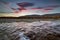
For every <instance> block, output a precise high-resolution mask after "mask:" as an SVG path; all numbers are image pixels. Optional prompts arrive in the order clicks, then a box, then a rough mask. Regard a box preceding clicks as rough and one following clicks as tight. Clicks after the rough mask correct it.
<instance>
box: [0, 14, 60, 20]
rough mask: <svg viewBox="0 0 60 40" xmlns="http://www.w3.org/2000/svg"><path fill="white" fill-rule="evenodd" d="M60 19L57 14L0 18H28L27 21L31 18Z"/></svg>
mask: <svg viewBox="0 0 60 40" xmlns="http://www.w3.org/2000/svg"><path fill="white" fill-rule="evenodd" d="M58 17H59V18H60V13H55V14H45V15H38V14H37V15H36V14H33V15H25V16H20V17H0V18H13V19H14V18H21V19H23V18H26V19H29V18H37V19H38V18H58Z"/></svg>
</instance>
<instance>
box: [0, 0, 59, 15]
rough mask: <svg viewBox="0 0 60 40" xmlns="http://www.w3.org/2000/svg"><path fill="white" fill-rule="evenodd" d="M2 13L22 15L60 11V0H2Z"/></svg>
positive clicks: (0, 8)
mask: <svg viewBox="0 0 60 40" xmlns="http://www.w3.org/2000/svg"><path fill="white" fill-rule="evenodd" d="M2 13H15V14H21V15H28V14H39V15H42V14H53V13H60V0H0V14H2Z"/></svg>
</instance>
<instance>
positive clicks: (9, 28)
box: [0, 20, 60, 40]
mask: <svg viewBox="0 0 60 40" xmlns="http://www.w3.org/2000/svg"><path fill="white" fill-rule="evenodd" d="M17 29H18V30H17ZM23 30H25V32H24V31H23ZM0 31H2V33H4V32H7V33H8V34H9V35H17V34H18V35H19V37H20V39H19V40H30V38H29V37H27V36H26V35H24V33H28V32H29V31H33V32H35V33H38V32H40V33H42V35H45V36H46V35H47V34H48V33H57V34H60V20H54V21H34V22H12V23H0ZM3 31H4V32H3ZM14 31H16V32H14ZM21 31H22V32H21ZM45 31H46V32H47V33H46V32H45ZM10 33H12V34H10ZM15 33H16V34H15ZM4 34H5V33H4ZM0 35H1V34H0ZM0 39H1V38H0Z"/></svg>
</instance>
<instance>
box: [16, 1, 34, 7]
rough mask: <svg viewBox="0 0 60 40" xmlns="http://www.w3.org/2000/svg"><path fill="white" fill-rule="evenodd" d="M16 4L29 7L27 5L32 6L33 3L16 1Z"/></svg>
mask: <svg viewBox="0 0 60 40" xmlns="http://www.w3.org/2000/svg"><path fill="white" fill-rule="evenodd" d="M17 5H18V6H21V7H29V6H33V5H34V4H33V3H29V2H22V3H17Z"/></svg>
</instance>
